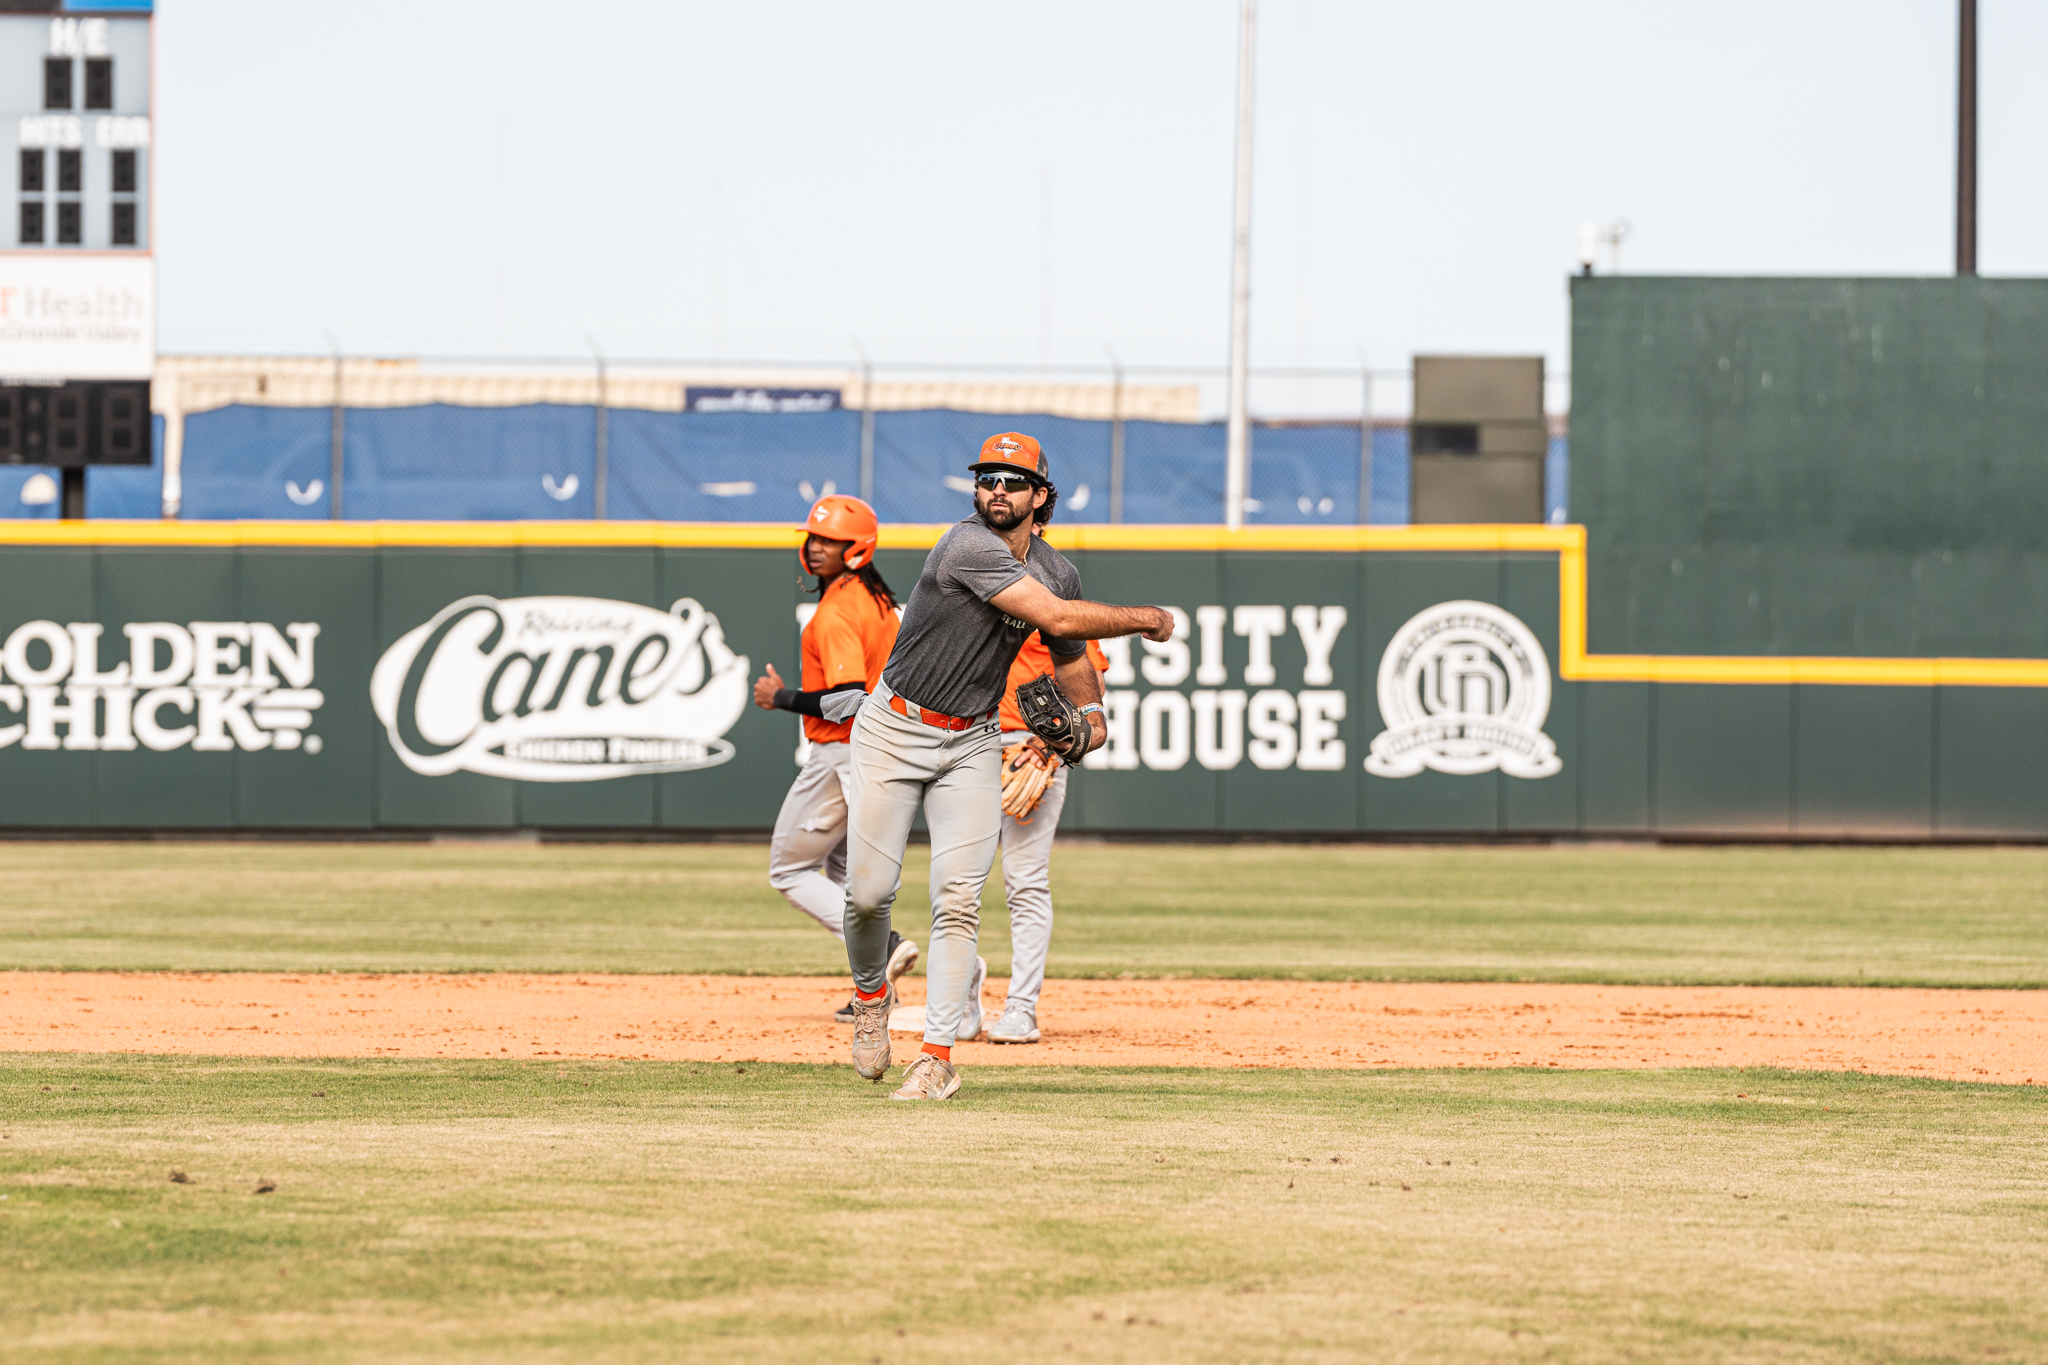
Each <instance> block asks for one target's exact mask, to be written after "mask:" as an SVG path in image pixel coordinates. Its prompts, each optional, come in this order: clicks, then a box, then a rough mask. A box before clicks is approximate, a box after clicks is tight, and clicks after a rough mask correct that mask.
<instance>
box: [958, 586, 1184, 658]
mask: <svg viewBox="0 0 2048 1365" xmlns="http://www.w3.org/2000/svg"><path fill="white" fill-rule="evenodd" d="M988 601H989V605H990V606H992V607H995V608H996V609H997V610H998V611H1002V612H1006V613H1008V614H1009V615H1011V616H1014V617H1016V618H1017V619H1018V620H1020V621H1028V622H1030V623H1031V624H1032V625H1034V626H1037V627H1038V629H1039V630H1040V631H1042V632H1044V634H1045V635H1046V637H1047V638H1049V639H1060V640H1110V639H1114V638H1116V637H1117V636H1119V635H1142V636H1144V637H1145V638H1146V639H1148V640H1153V641H1157V642H1161V643H1163V642H1164V641H1166V640H1167V639H1168V638H1169V637H1171V636H1172V634H1173V614H1172V613H1171V612H1168V611H1166V610H1164V609H1162V608H1160V607H1113V606H1111V605H1109V603H1107V602H1088V601H1071V602H1070V601H1068V600H1067V599H1066V598H1064V597H1061V596H1059V595H1058V594H1057V593H1055V592H1053V591H1052V589H1050V588H1048V587H1046V586H1045V584H1043V583H1041V582H1039V581H1038V580H1037V579H1035V578H1033V577H1031V576H1030V575H1029V574H1026V575H1025V576H1024V577H1022V578H1020V579H1018V580H1017V581H1016V582H1015V583H1012V584H1011V585H1010V586H1009V587H1007V588H1004V589H1003V590H1002V591H1001V592H999V593H997V594H996V595H995V596H994V597H991V598H989V599H988Z"/></svg>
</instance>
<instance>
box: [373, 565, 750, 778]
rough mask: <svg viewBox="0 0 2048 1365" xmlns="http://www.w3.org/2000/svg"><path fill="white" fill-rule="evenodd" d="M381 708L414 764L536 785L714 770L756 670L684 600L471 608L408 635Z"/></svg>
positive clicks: (382, 669)
mask: <svg viewBox="0 0 2048 1365" xmlns="http://www.w3.org/2000/svg"><path fill="white" fill-rule="evenodd" d="M370 702H371V705H372V706H373V707H374V708H375V709H376V712H377V718H378V719H379V720H381V721H382V722H384V729H385V733H386V734H388V735H389V736H390V739H391V747H392V748H393V749H395V750H397V752H398V756H399V758H400V759H402V760H403V761H404V763H405V766H406V767H408V768H410V769H412V770H413V771H414V772H416V773H421V774H424V775H426V776H428V777H440V776H443V775H445V774H448V773H453V772H472V773H482V774H485V775H487V776H490V777H510V778H518V779H520V780H522V781H527V782H590V781H596V780H598V779H601V778H607V777H626V776H629V775H632V774H635V773H672V772H683V771H686V770H688V769H691V768H708V767H711V766H712V765H713V764H718V763H723V762H725V761H726V760H727V759H729V758H731V757H732V754H733V748H732V745H731V744H729V743H727V742H726V740H725V739H724V738H723V736H724V735H725V732H726V731H728V730H730V729H731V728H732V726H733V723H734V722H735V721H737V720H738V719H739V717H740V714H741V712H742V711H744V710H745V709H746V705H747V660H746V657H745V656H744V655H738V654H734V653H733V652H732V650H731V649H730V648H729V647H727V645H726V643H725V635H724V632H723V631H721V630H720V629H719V625H718V618H717V617H716V616H714V615H712V614H711V613H710V612H708V611H706V610H704V608H703V607H702V606H701V605H699V604H698V603H697V601H696V600H695V599H694V598H689V597H685V598H682V599H680V600H679V601H677V602H676V604H675V605H674V606H673V607H670V608H669V609H668V610H667V611H665V612H663V611H657V610H655V609H654V608H652V607H642V606H636V605H634V604H632V603H630V602H614V601H609V600H607V599H604V598H598V597H508V598H504V599H499V598H495V597H465V598H463V599H462V600H461V601H458V602H451V603H449V604H448V605H447V606H446V607H443V608H442V609H441V610H440V611H439V612H438V613H437V614H436V615H435V616H434V619H433V620H431V621H428V622H427V623H426V624H424V625H421V626H417V627H415V628H414V629H412V630H410V631H407V632H406V633H405V634H404V635H402V636H400V637H399V638H398V640H397V642H396V643H394V644H393V645H392V646H391V648H390V649H388V650H386V651H385V652H384V656H383V657H382V658H380V659H379V660H378V661H377V666H376V668H375V670H373V671H372V673H371V675H370Z"/></svg>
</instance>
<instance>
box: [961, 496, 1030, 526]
mask: <svg viewBox="0 0 2048 1365" xmlns="http://www.w3.org/2000/svg"><path fill="white" fill-rule="evenodd" d="M974 510H975V511H976V512H978V513H980V514H981V520H982V524H983V525H984V526H987V527H988V529H989V530H991V531H1014V530H1016V529H1017V527H1018V526H1020V525H1022V524H1023V523H1024V522H1026V521H1028V520H1030V519H1031V512H1032V508H1031V504H1029V503H1025V504H1023V505H1022V506H1019V505H1018V504H1016V503H1014V502H1007V501H1006V502H1003V503H998V502H997V501H996V500H995V499H994V498H990V499H989V500H988V501H987V502H985V503H982V504H980V505H978V506H977V507H976V508H975V509H974Z"/></svg>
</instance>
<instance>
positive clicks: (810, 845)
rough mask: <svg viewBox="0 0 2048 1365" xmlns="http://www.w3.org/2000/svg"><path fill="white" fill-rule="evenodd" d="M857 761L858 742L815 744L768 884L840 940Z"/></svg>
mask: <svg viewBox="0 0 2048 1365" xmlns="http://www.w3.org/2000/svg"><path fill="white" fill-rule="evenodd" d="M852 761H853V746H852V745H850V744H847V743H845V742H843V741H842V742H840V743H837V744H813V745H811V752H810V755H809V756H808V757H807V758H805V759H804V766H803V768H802V770H801V771H800V772H798V773H797V778H796V781H795V782H792V783H791V784H790V787H789V794H788V795H787V796H785V797H783V798H782V811H781V813H780V814H779V815H777V816H776V817H775V837H774V838H773V839H771V840H770V841H769V843H768V884H769V885H770V886H772V887H774V888H775V889H776V890H777V891H780V892H781V893H782V894H783V896H784V897H786V898H787V899H788V901H789V903H790V904H791V905H794V906H795V907H796V908H797V909H799V910H801V911H803V912H804V913H805V914H806V915H809V916H810V917H811V918H812V919H814V920H816V921H817V922H818V923H820V924H822V925H824V926H825V928H826V929H828V930H829V931H831V934H832V937H834V938H836V939H844V938H845V937H846V933H845V929H844V927H843V926H844V925H845V922H846V769H847V765H848V764H849V763H851V762H852Z"/></svg>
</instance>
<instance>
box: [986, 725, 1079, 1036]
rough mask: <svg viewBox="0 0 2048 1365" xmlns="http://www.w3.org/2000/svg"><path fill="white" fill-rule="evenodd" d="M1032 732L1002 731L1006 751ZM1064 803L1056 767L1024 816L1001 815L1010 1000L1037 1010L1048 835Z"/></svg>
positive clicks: (1048, 936)
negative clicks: (1008, 923)
mask: <svg viewBox="0 0 2048 1365" xmlns="http://www.w3.org/2000/svg"><path fill="white" fill-rule="evenodd" d="M1029 738H1031V733H1030V732H1029V731H1028V730H1027V731H1019V732H1014V733H1006V734H1004V735H1003V739H1002V744H1003V747H1004V748H1005V749H1007V748H1009V747H1010V746H1011V745H1012V744H1022V743H1023V742H1024V741H1025V740H1027V739H1029ZM1066 804H1067V769H1066V765H1065V764H1062V765H1060V770H1059V772H1058V774H1057V775H1055V776H1054V777H1053V780H1052V782H1051V784H1050V785H1049V786H1047V787H1046V789H1045V795H1043V796H1041V797H1040V798H1039V799H1038V806H1037V808H1036V809H1035V810H1033V811H1032V812H1031V814H1030V815H1028V816H1026V817H1025V818H1024V819H1022V820H1019V819H1016V818H1015V817H1014V816H1009V815H1005V816H1004V817H1003V837H1002V846H1003V895H1004V897H1005V898H1006V899H1008V901H1009V902H1010V997H1009V998H1010V999H1011V1000H1012V1001H1015V1002H1018V1003H1021V1004H1025V1005H1029V1006H1030V1007H1031V1012H1032V1013H1033V1014H1034V1015H1035V1014H1037V1013H1038V992H1039V989H1040V988H1041V987H1043V986H1044V985H1045V959H1046V954H1047V953H1049V952H1051V951H1052V836H1053V832H1054V831H1055V830H1057V829H1058V828H1059V823H1060V810H1061V808H1062V807H1064V806H1065V805H1066Z"/></svg>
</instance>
